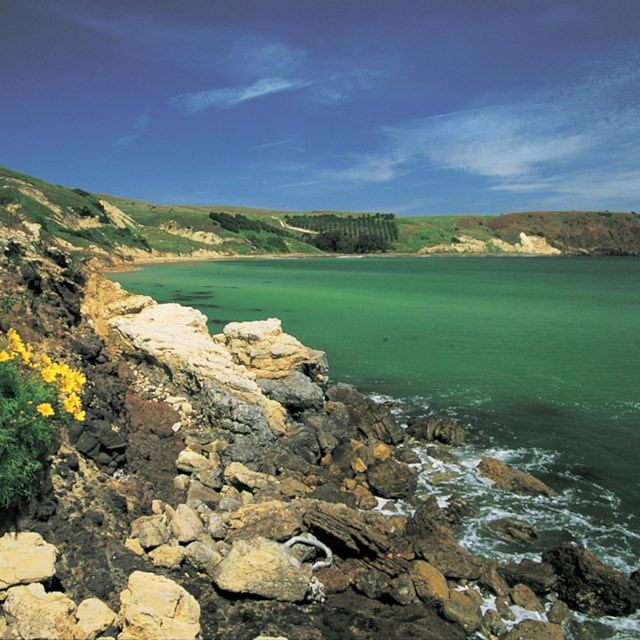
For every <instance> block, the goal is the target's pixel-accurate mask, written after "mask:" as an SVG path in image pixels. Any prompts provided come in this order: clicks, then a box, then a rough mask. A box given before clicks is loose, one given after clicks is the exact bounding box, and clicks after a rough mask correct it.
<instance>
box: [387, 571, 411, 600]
mask: <svg viewBox="0 0 640 640" xmlns="http://www.w3.org/2000/svg"><path fill="white" fill-rule="evenodd" d="M387 595H388V596H389V597H390V598H391V599H392V600H393V601H394V602H397V603H398V604H401V605H402V606H403V607H406V606H407V605H410V604H411V603H412V602H413V601H414V600H415V599H416V590H415V587H414V586H413V582H412V580H411V578H410V577H409V576H408V575H407V574H406V573H401V574H400V575H399V576H396V577H395V578H393V580H391V582H390V583H389V588H388V589H387Z"/></svg>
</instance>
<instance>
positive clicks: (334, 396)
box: [327, 383, 404, 444]
mask: <svg viewBox="0 0 640 640" xmlns="http://www.w3.org/2000/svg"><path fill="white" fill-rule="evenodd" d="M327 397H328V398H329V399H330V400H332V401H333V402H338V403H341V404H343V405H344V406H345V407H346V410H347V413H348V416H349V422H351V423H353V424H354V425H355V426H356V427H357V428H358V430H359V431H360V432H361V433H362V434H363V435H364V436H365V437H367V438H369V439H372V440H380V441H381V442H385V443H386V444H398V443H399V442H402V441H403V440H404V431H403V429H402V428H401V427H400V425H399V424H398V423H397V422H396V419H395V418H394V417H393V415H392V414H391V413H390V412H389V410H388V409H387V408H386V407H384V406H382V405H379V404H376V403H375V402H374V401H373V400H371V399H370V398H367V397H365V396H363V395H362V394H361V393H360V392H359V391H356V390H355V389H354V388H353V387H351V386H349V385H347V384H343V383H339V384H337V385H335V386H334V387H331V389H329V390H328V392H327Z"/></svg>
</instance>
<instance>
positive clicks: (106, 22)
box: [0, 0, 640, 215]
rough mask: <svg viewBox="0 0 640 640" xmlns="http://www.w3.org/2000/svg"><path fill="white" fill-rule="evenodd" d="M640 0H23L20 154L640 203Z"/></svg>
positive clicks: (142, 173)
mask: <svg viewBox="0 0 640 640" xmlns="http://www.w3.org/2000/svg"><path fill="white" fill-rule="evenodd" d="M639 31H640V0H438V1H436V0H182V1H180V2H178V1H177V0H172V1H169V0H108V1H107V0H4V1H3V2H2V4H1V5H0V51H1V55H0V77H1V78H2V98H1V103H0V104H1V111H0V114H1V117H0V140H1V141H2V142H1V144H0V149H1V151H2V152H1V153H0V164H3V165H5V166H8V167H11V168H13V169H16V170H18V171H23V172H25V173H30V174H32V175H35V176H37V177H40V178H42V179H45V180H48V181H51V182H54V183H57V184H64V185H67V186H74V187H75V186H78V187H82V188H84V189H88V190H91V191H100V192H104V193H111V194H115V195H121V196H125V197H131V198H138V199H143V200H149V201H153V202H157V203H164V204H179V203H190V204H211V205H213V204H227V205H245V206H254V207H264V208H274V209H285V210H321V209H322V210H324V209H341V210H351V211H389V212H395V213H397V214H401V215H430V214H439V213H443V214H445V213H501V212H508V211H525V210H543V209H588V210H595V209H610V210H623V211H629V210H636V211H637V210H640V38H639V37H638V33H639Z"/></svg>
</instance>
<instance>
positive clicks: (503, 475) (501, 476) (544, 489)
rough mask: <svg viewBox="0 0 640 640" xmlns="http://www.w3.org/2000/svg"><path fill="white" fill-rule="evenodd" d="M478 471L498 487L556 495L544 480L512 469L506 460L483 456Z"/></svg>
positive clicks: (550, 495)
mask: <svg viewBox="0 0 640 640" xmlns="http://www.w3.org/2000/svg"><path fill="white" fill-rule="evenodd" d="M478 471H479V472H480V475H481V476H483V477H484V478H488V479H489V480H491V481H492V482H493V483H494V484H495V485H496V486H497V487H499V488H500V489H504V490H506V491H515V492H516V493H527V494H530V495H544V496H547V497H549V498H552V497H553V496H556V495H557V493H556V492H555V491H554V490H553V489H552V488H551V487H549V486H548V485H546V484H545V483H544V482H542V480H538V478H535V477H534V476H532V475H530V474H528V473H525V472H524V471H520V470H519V469H512V468H511V467H509V466H508V465H506V464H505V463H504V462H501V461H500V460H496V459H495V458H486V457H485V458H482V460H481V461H480V464H479V465H478Z"/></svg>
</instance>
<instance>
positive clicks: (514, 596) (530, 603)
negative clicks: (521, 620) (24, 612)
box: [511, 584, 544, 612]
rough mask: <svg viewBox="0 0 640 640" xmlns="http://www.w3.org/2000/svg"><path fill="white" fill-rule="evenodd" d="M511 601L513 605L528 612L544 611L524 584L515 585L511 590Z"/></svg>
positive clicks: (540, 603) (542, 606)
mask: <svg viewBox="0 0 640 640" xmlns="http://www.w3.org/2000/svg"><path fill="white" fill-rule="evenodd" d="M511 600H513V604H516V605H518V606H519V607H522V608H523V609H528V610H529V611H538V612H542V611H544V605H543V604H542V602H540V600H539V599H538V596H536V594H535V593H534V592H533V591H532V590H531V589H530V588H529V587H527V585H526V584H516V585H514V587H513V588H512V589H511Z"/></svg>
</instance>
